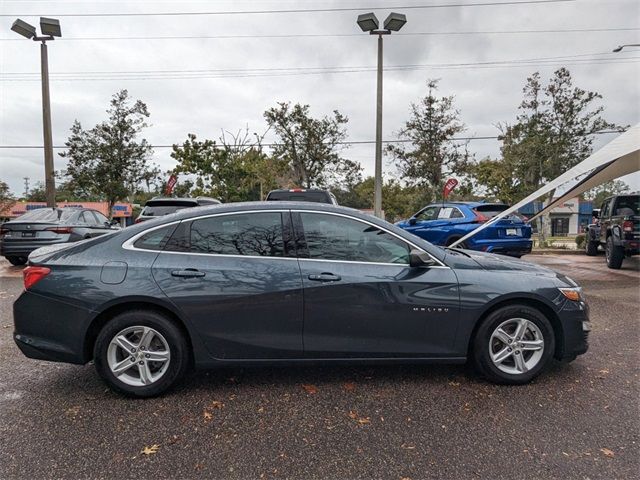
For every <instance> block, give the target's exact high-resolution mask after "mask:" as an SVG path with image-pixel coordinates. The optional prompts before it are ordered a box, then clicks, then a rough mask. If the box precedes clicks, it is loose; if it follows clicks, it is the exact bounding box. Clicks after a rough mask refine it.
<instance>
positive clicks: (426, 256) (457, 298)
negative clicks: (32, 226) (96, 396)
mask: <svg viewBox="0 0 640 480" xmlns="http://www.w3.org/2000/svg"><path fill="white" fill-rule="evenodd" d="M24 283H25V291H24V292H23V293H22V295H21V296H20V297H19V298H18V299H17V300H16V301H15V303H14V306H13V310H14V321H15V332H14V339H15V342H16V343H17V345H18V347H19V348H20V350H21V351H22V352H23V353H24V354H25V355H26V356H28V357H31V358H35V359H42V360H52V361H60V362H68V363H75V364H84V363H87V362H89V361H91V360H93V361H94V363H95V367H96V369H97V371H98V374H99V375H100V376H101V377H102V378H103V379H104V380H105V381H106V383H107V384H108V385H109V386H110V387H111V388H113V389H114V390H116V391H118V392H121V393H123V394H126V395H131V396H137V397H149V396H153V395H158V394H160V393H161V392H164V391H166V390H167V389H169V388H170V387H172V386H173V385H175V384H176V383H177V382H178V381H179V380H180V379H181V378H183V377H184V375H185V374H186V372H187V371H188V369H189V368H190V367H192V366H195V367H197V368H211V367H214V368H215V367H220V366H226V365H249V364H252V365H266V364H270V365H273V364H283V363H287V364H291V363H308V362H327V363H336V362H341V363H370V364H378V363H444V362H446V363H463V362H466V361H471V362H473V363H474V364H475V366H476V367H477V369H478V370H479V372H480V373H481V374H482V375H484V376H485V377H486V378H488V379H489V380H491V381H494V382H498V383H505V384H522V383H526V382H528V381H530V380H531V379H533V378H534V377H535V376H537V375H538V374H539V373H540V372H541V371H542V370H543V369H544V368H545V367H546V366H547V365H548V364H549V362H550V361H552V359H554V358H555V359H558V360H565V361H571V360H573V359H575V358H576V356H577V355H579V354H582V353H584V352H586V350H587V334H588V331H589V329H590V328H589V325H590V324H589V321H588V307H587V305H586V303H585V301H584V299H583V298H582V296H581V291H580V287H578V285H576V283H575V282H574V281H572V280H571V279H570V278H568V277H565V276H564V275H560V274H558V273H555V272H553V271H551V270H548V269H545V268H542V267H539V266H536V265H533V264H530V263H526V262H523V261H520V260H515V259H510V258H507V257H499V256H495V255H492V254H486V253H479V252H474V251H469V250H459V249H443V248H440V247H436V246H434V245H432V244H430V243H428V242H426V241H424V240H422V239H420V238H418V237H416V236H414V235H411V234H409V233H408V232H406V231H404V230H402V229H400V228H398V227H395V226H393V225H391V224H389V223H386V222H384V221H382V220H379V219H377V218H374V217H371V216H367V215H364V214H362V213H360V212H358V211H356V210H352V209H348V208H342V207H334V206H330V205H320V204H318V205H315V204H312V203H301V202H299V203H293V202H278V204H277V205H275V204H274V203H273V202H262V203H244V204H242V203H236V204H227V205H212V206H206V207H199V208H194V209H188V210H183V211H181V212H178V213H176V214H172V215H168V216H165V217H162V218H159V219H157V220H153V221H149V222H144V223H142V224H138V225H135V226H133V227H130V228H127V229H125V230H122V231H120V232H118V233H114V234H112V235H107V236H103V237H98V238H96V239H93V240H88V241H86V242H82V243H80V244H72V245H68V246H52V247H48V248H45V249H40V250H37V251H35V252H34V253H32V254H31V256H30V257H29V266H28V267H27V268H26V269H25V270H24Z"/></svg>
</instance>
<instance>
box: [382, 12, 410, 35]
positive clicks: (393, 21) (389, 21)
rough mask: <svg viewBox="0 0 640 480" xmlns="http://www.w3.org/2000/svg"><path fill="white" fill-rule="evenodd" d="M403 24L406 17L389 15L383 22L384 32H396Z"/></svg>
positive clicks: (395, 14) (398, 14)
mask: <svg viewBox="0 0 640 480" xmlns="http://www.w3.org/2000/svg"><path fill="white" fill-rule="evenodd" d="M405 23H407V17H406V15H403V14H402V13H390V14H389V16H388V17H387V18H386V20H385V21H384V28H385V29H386V30H391V31H393V32H397V31H398V30H400V29H401V28H402V27H403V26H404V24H405Z"/></svg>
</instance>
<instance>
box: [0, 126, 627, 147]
mask: <svg viewBox="0 0 640 480" xmlns="http://www.w3.org/2000/svg"><path fill="white" fill-rule="evenodd" d="M611 133H621V132H620V131H618V130H601V131H599V132H594V133H593V135H606V134H611ZM499 138H500V136H498V135H488V136H481V137H454V138H451V140H452V141H455V142H463V141H474V140H498V139H499ZM412 141H413V140H408V139H399V140H383V141H382V143H411V142H412ZM374 143H376V141H375V140H352V141H349V140H346V141H342V142H334V144H338V145H370V144H374ZM174 145H177V146H180V145H181V144H179V143H176V144H172V145H151V147H152V148H173V146H174ZM276 145H279V144H277V143H261V144H260V146H262V147H269V148H270V147H274V146H276ZM228 146H230V147H242V146H246V145H228ZM219 147H220V148H223V145H219ZM0 148H3V149H13V150H22V149H39V148H44V146H42V145H0ZM53 148H55V149H58V150H59V149H65V148H68V147H67V146H65V145H55V146H54V147H53Z"/></svg>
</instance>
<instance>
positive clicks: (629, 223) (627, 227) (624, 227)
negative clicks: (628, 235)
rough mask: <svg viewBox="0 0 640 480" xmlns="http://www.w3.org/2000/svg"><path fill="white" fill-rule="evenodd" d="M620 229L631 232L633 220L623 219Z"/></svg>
mask: <svg viewBox="0 0 640 480" xmlns="http://www.w3.org/2000/svg"><path fill="white" fill-rule="evenodd" d="M622 230H624V231H625V232H633V220H625V221H624V222H622Z"/></svg>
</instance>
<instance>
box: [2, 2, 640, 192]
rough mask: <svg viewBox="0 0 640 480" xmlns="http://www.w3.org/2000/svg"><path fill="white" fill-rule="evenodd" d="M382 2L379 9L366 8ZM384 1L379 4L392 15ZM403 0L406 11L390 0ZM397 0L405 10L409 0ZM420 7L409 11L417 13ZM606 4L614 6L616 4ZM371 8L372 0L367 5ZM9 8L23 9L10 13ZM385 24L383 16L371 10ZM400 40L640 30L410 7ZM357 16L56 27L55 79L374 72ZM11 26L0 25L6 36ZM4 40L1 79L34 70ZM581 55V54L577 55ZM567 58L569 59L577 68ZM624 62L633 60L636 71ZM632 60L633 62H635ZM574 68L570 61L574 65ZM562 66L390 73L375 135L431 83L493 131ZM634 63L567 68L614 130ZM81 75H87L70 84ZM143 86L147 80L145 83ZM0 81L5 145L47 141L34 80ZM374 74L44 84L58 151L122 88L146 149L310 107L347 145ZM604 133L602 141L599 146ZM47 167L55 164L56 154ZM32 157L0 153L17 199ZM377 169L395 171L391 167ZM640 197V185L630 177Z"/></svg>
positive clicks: (392, 49)
mask: <svg viewBox="0 0 640 480" xmlns="http://www.w3.org/2000/svg"><path fill="white" fill-rule="evenodd" d="M364 3H367V2H358V1H355V0H352V1H346V2H344V1H342V2H341V1H337V0H335V1H322V2H320V1H313V0H312V1H309V2H305V3H304V8H314V7H322V8H326V7H331V6H341V7H342V6H358V5H361V4H364ZM376 3H377V4H378V5H384V3H383V2H373V4H374V5H375V4H376ZM388 3H389V2H387V3H386V4H387V5H388ZM399 3H402V2H399ZM405 3H406V2H405ZM421 3H425V2H419V1H417V0H416V2H415V4H421ZM614 3H615V5H614ZM371 4H372V2H368V5H369V6H370V5H371ZM255 5H256V3H255V2H249V1H234V2H231V1H222V2H215V3H213V2H193V1H187V2H178V1H175V2H171V1H159V2H137V3H135V4H132V3H131V2H122V1H105V2H99V3H97V2H96V3H91V4H85V3H81V2H57V3H53V2H39V3H37V4H36V3H31V2H28V3H24V4H23V3H22V2H12V1H6V2H4V3H3V7H2V9H3V10H2V13H5V14H10V13H11V12H16V13H24V12H25V11H26V12H27V13H28V12H32V13H33V15H34V17H25V20H27V21H31V22H32V23H33V22H36V21H37V18H36V16H37V15H39V14H41V13H44V14H51V15H52V16H55V15H53V14H55V13H63V12H81V11H82V12H85V11H100V12H108V11H114V12H115V11H118V12H122V11H139V12H149V11H185V10H188V9H193V10H210V9H220V10H225V9H233V10H243V9H255V8H256V7H255ZM294 6H295V7H298V8H299V7H300V2H293V1H275V0H270V1H264V2H260V8H261V9H283V8H291V7H294ZM18 10H20V11H19V12H18ZM375 11H376V13H377V14H378V16H379V17H381V18H384V17H385V16H386V14H387V13H388V12H389V11H390V10H389V9H388V8H383V7H381V8H379V9H376V10H375ZM405 13H406V14H407V18H408V23H407V25H406V26H405V27H404V29H403V30H402V32H401V33H403V34H405V33H416V32H427V33H436V32H453V33H460V32H470V31H484V32H486V31H494V32H495V31H505V30H540V29H545V30H553V29H584V28H621V27H638V24H637V19H638V18H640V4H638V3H637V2H635V1H633V0H622V1H617V2H610V1H597V2H596V1H586V0H585V1H580V2H575V3H566V4H549V5H521V6H499V7H482V8H480V7H478V8H447V9H425V10H420V9H411V10H407V11H406V12H405ZM355 17H356V12H339V13H308V14H278V15H233V16H185V17H115V18H111V17H106V18H92V17H63V18H61V23H62V28H63V34H64V36H65V37H64V38H62V39H60V40H56V41H55V42H53V43H52V44H51V46H50V53H49V55H50V70H51V72H52V74H57V73H58V74H59V73H63V72H122V71H157V70H171V71H177V72H181V71H185V70H191V71H192V70H205V69H209V70H214V69H267V70H266V71H268V69H272V68H302V67H362V66H368V67H373V66H375V62H376V41H375V38H371V37H369V36H368V35H366V34H364V33H361V32H360V31H359V29H358V27H357V25H356V23H355ZM12 21H13V18H12V17H3V18H1V19H0V31H2V32H6V33H4V34H3V37H2V38H9V39H14V40H15V36H14V34H13V33H12V32H10V31H9V27H10V24H11V22H12ZM274 34H278V35H284V34H340V35H351V36H330V37H306V38H304V37H302V38H301V37H294V38H245V39H239V38H226V39H174V40H95V41H89V40H84V41H81V40H77V41H74V40H71V39H72V38H73V37H90V36H98V37H119V36H143V37H144V36H158V35H162V36H171V35H178V36H198V35H200V36H206V35H274ZM14 40H12V41H0V74H9V73H12V72H32V73H38V72H39V55H38V51H37V50H38V49H37V47H36V45H35V44H33V43H32V42H27V41H26V40H24V41H22V40H15V41H14ZM639 40H640V31H637V30H636V31H609V32H591V33H585V32H576V33H546V34H481V35H420V36H418V35H416V36H411V35H398V34H393V35H391V36H388V37H385V40H384V42H385V43H384V46H385V52H384V53H385V65H386V66H394V65H409V64H411V65H435V64H445V63H447V64H450V63H475V62H487V61H500V60H518V59H531V58H547V57H556V56H563V55H585V54H605V55H599V56H597V57H594V58H599V57H610V58H611V59H616V60H620V59H623V58H634V57H638V56H639V55H638V53H637V51H636V53H634V52H633V50H632V49H629V50H625V51H623V52H621V53H620V54H609V53H608V52H610V51H611V49H612V48H613V47H615V46H617V45H618V44H623V43H638V41H639ZM575 58H590V57H575ZM574 60H575V59H574ZM632 61H633V60H631V61H628V62H632ZM636 61H637V60H636ZM569 63H571V62H569ZM559 65H561V63H558V64H557V65H545V66H540V67H538V66H535V65H524V66H523V65H515V66H514V65H513V64H511V65H509V66H505V67H500V68H495V67H491V68H484V67H483V68H480V67H479V66H468V67H460V68H448V69H443V68H436V67H430V68H426V67H425V68H422V69H419V70H408V71H407V70H403V71H398V70H388V71H386V72H385V77H384V96H385V102H384V137H385V138H393V136H394V133H395V132H397V131H398V130H399V129H400V128H401V126H402V124H403V122H404V121H405V120H406V118H407V115H408V111H409V105H410V103H411V102H415V101H418V100H419V99H420V98H421V97H422V96H424V94H425V92H426V80H427V79H428V78H440V79H441V81H440V94H442V95H455V97H456V105H457V107H458V108H459V109H460V110H461V116H462V120H463V121H464V122H465V123H466V125H467V126H468V132H469V133H470V134H475V135H479V136H482V135H495V134H496V133H497V130H496V128H495V124H496V123H498V122H505V121H513V120H514V119H515V116H516V114H517V107H518V105H519V103H520V101H521V97H522V95H521V90H522V86H523V85H524V82H525V80H526V77H527V76H528V75H530V74H531V73H532V72H533V71H535V70H540V72H541V74H542V77H543V78H548V77H549V76H550V75H551V74H552V72H553V70H554V69H555V68H557V66H559ZM639 65H640V64H639V63H617V64H611V63H609V64H597V65H591V64H581V65H569V68H570V70H571V72H572V74H573V77H574V80H575V84H576V85H578V86H580V87H582V88H585V89H589V90H594V91H598V92H600V93H601V94H602V95H603V97H604V100H603V105H604V106H605V107H606V110H605V117H606V118H607V119H608V120H610V121H613V122H617V123H621V124H635V123H638V122H639V121H640V111H639V108H638V105H640V91H639V86H640V82H639V79H640V68H639ZM78 75H79V76H83V75H82V73H79V74H78ZM140 76H141V77H144V76H145V75H144V73H142V74H140ZM2 78H6V77H3V75H0V144H2V145H16V144H23V145H40V144H42V118H41V103H40V102H41V98H40V84H39V81H38V79H37V77H36V78H35V79H34V80H35V81H22V82H9V81H2ZM375 80H376V79H375V72H373V71H367V72H353V73H341V74H336V73H333V74H322V75H316V74H304V75H290V76H258V77H246V76H245V77H239V78H197V79H170V80H168V79H160V80H158V79H153V80H144V79H136V80H130V79H123V80H117V81H113V80H109V81H107V80H99V81H87V80H85V81H59V80H57V81H52V83H51V98H52V116H53V136H54V144H56V145H62V144H63V143H64V141H65V140H66V138H67V136H68V132H69V128H70V126H71V124H72V122H73V120H74V119H78V120H80V121H81V122H82V124H83V125H84V126H85V127H90V126H93V125H94V124H96V123H97V122H99V121H101V120H102V119H104V118H105V112H104V111H105V109H106V108H107V107H108V102H109V99H110V97H111V95H112V94H113V93H114V92H116V91H117V90H119V89H121V88H127V89H128V90H129V92H130V93H131V95H132V96H133V97H134V98H139V99H141V100H143V101H144V102H146V103H147V105H148V107H149V110H150V112H151V118H150V123H151V127H150V128H149V129H148V130H147V132H146V137H147V138H148V139H149V140H150V141H151V142H152V143H154V144H172V143H179V142H182V141H183V140H184V139H185V138H186V135H187V133H190V132H192V133H196V134H197V135H198V136H199V137H209V138H217V137H218V136H219V135H220V131H221V130H222V129H226V130H231V131H236V130H237V129H239V128H244V127H245V126H246V125H248V126H249V128H250V130H251V131H258V132H262V131H263V130H264V129H265V128H266V127H265V122H264V119H263V118H262V113H263V112H264V110H265V109H267V108H269V107H271V106H273V105H275V103H276V102H278V101H292V102H301V103H308V104H309V105H310V106H311V110H312V112H313V114H314V115H325V114H329V113H330V112H331V111H332V110H334V109H338V110H340V111H341V112H342V113H344V114H346V115H347V116H348V117H349V124H348V130H349V138H350V139H351V140H372V139H373V138H374V132H375ZM609 138H610V137H608V136H603V138H601V139H600V138H599V139H598V143H599V144H601V143H603V142H605V141H607V140H608V139H609ZM470 147H471V149H472V151H474V152H475V153H476V155H477V157H478V158H481V157H483V156H486V155H497V154H498V151H499V144H498V142H497V141H474V142H472V143H471V145H470ZM169 153H170V150H169V149H159V148H158V149H156V151H155V155H154V161H156V162H157V163H159V164H160V165H161V166H162V167H163V168H170V167H171V166H172V165H173V161H172V159H171V158H170V157H169ZM345 155H346V156H348V157H350V158H353V159H355V160H357V161H359V162H361V163H362V165H363V167H364V168H365V173H367V174H371V173H372V172H373V158H374V146H373V145H371V144H367V145H357V146H352V147H351V148H349V149H348V150H346V152H345ZM55 161H56V169H62V168H64V163H63V161H62V159H61V158H59V157H58V156H57V155H56V160H55ZM42 164H43V161H42V152H41V151H40V150H7V149H0V178H2V179H3V180H5V181H7V182H8V183H9V185H10V186H11V188H12V190H13V191H14V192H22V190H23V180H22V177H24V176H29V177H30V178H31V183H32V184H33V183H35V182H36V181H39V180H41V179H43V176H44V175H43V167H42ZM385 168H387V169H388V168H390V167H389V166H386V167H385ZM632 181H633V182H635V185H633V186H634V188H636V189H638V188H639V186H640V181H639V180H638V176H637V175H636V177H635V178H634V179H633V180H632Z"/></svg>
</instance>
